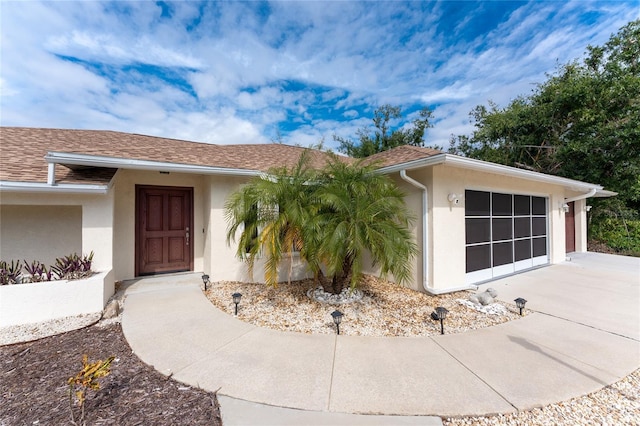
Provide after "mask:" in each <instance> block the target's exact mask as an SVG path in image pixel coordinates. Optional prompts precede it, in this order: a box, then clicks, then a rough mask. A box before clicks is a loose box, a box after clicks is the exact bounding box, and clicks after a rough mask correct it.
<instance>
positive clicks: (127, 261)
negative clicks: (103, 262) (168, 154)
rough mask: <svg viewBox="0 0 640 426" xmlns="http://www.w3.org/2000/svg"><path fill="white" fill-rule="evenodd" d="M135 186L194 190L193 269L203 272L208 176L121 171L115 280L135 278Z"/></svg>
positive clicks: (117, 187)
mask: <svg viewBox="0 0 640 426" xmlns="http://www.w3.org/2000/svg"><path fill="white" fill-rule="evenodd" d="M136 185H157V186H178V187H188V188H193V198H194V200H193V221H194V223H193V232H192V241H193V242H192V244H193V269H194V271H202V270H203V269H204V257H203V256H204V241H205V226H204V214H203V212H204V196H203V194H204V193H205V189H204V188H205V177H203V176H200V175H194V174H185V173H170V174H162V173H160V172H153V171H137V170H119V171H118V173H117V174H116V176H115V177H114V182H113V188H112V192H113V193H114V194H115V202H114V204H115V213H114V224H115V225H114V233H113V241H114V245H115V247H117V249H116V250H114V251H115V253H114V264H113V266H114V268H113V270H114V274H115V279H116V281H120V280H127V279H131V278H134V276H135V234H136V230H135V223H136Z"/></svg>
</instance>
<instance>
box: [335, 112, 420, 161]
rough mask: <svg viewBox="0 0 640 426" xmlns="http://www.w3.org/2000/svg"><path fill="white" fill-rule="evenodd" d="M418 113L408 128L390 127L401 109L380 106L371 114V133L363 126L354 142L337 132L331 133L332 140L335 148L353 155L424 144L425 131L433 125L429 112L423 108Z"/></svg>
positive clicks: (399, 115) (400, 114) (399, 116)
mask: <svg viewBox="0 0 640 426" xmlns="http://www.w3.org/2000/svg"><path fill="white" fill-rule="evenodd" d="M418 114H419V117H418V118H416V119H415V120H413V122H412V126H411V127H410V128H407V129H392V128H391V124H392V123H391V122H392V120H397V119H401V118H402V111H401V109H400V107H397V106H391V105H388V104H387V105H382V106H381V107H378V108H377V109H376V110H375V111H374V113H373V125H374V131H373V134H370V132H369V131H370V129H369V128H368V127H363V128H361V129H359V130H358V131H357V135H358V140H357V141H354V140H351V139H347V138H343V137H340V136H337V135H333V139H334V140H335V141H337V142H339V143H340V145H339V146H338V151H340V152H342V153H344V154H347V155H348V156H350V157H355V158H364V157H368V156H370V155H373V154H376V153H378V152H382V151H387V150H389V149H391V148H395V147H398V146H401V145H413V146H424V132H425V130H426V129H428V128H429V127H432V125H431V123H430V122H429V120H430V119H431V117H432V112H431V110H430V109H429V108H423V109H422V110H420V112H419V113H418Z"/></svg>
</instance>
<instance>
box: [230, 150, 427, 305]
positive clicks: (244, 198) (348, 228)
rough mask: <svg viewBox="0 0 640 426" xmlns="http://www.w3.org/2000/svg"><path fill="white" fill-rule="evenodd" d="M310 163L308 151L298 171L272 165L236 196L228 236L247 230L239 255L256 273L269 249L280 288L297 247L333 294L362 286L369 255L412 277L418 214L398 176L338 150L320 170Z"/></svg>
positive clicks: (268, 262)
mask: <svg viewBox="0 0 640 426" xmlns="http://www.w3.org/2000/svg"><path fill="white" fill-rule="evenodd" d="M308 163H309V162H308V158H307V156H306V155H303V156H302V157H301V159H300V161H299V163H298V165H297V166H296V167H294V168H293V169H291V170H288V169H286V168H279V169H274V170H271V171H270V173H269V174H268V175H266V176H260V177H257V178H254V179H253V180H251V181H250V182H249V184H247V185H245V186H244V187H242V188H241V189H239V190H238V191H236V192H235V193H233V194H232V195H231V196H230V197H229V199H228V200H227V203H226V204H225V212H226V218H227V221H228V223H229V228H228V232H227V242H228V243H229V244H230V243H231V241H235V238H236V235H237V232H238V231H239V230H241V233H240V236H239V241H238V243H239V244H238V250H237V252H236V255H237V256H238V257H239V258H240V259H242V260H245V261H247V262H248V264H249V270H250V271H253V266H254V262H255V259H256V257H257V256H258V255H261V254H263V255H264V257H265V281H266V282H267V284H270V285H274V286H275V285H277V281H278V269H279V266H280V265H281V262H282V260H283V258H284V256H285V255H286V253H292V251H293V250H292V248H293V249H295V250H297V251H299V252H300V257H301V258H302V259H303V260H305V261H306V262H307V264H308V266H309V268H310V270H311V271H312V272H313V273H314V275H315V276H316V278H317V279H318V280H319V281H320V282H321V283H322V284H323V286H324V288H325V290H326V291H329V292H332V293H336V294H337V293H340V292H341V291H342V289H343V288H344V287H346V286H350V287H351V288H355V287H356V286H357V284H358V281H359V280H360V278H361V276H362V270H363V266H364V265H363V261H364V256H365V254H366V253H369V254H370V255H371V258H372V260H373V263H374V266H375V265H379V266H380V270H381V272H382V274H383V275H385V274H388V273H392V274H393V276H394V278H395V279H396V280H397V281H398V282H400V283H402V282H404V281H407V280H409V278H410V276H411V268H410V265H411V263H410V262H411V259H412V258H413V257H414V256H415V254H416V252H417V248H416V244H415V242H414V241H413V238H412V235H411V233H410V232H409V230H408V226H409V223H410V222H411V221H412V217H411V215H410V213H409V211H408V209H407V208H406V205H405V204H404V194H403V193H402V192H401V191H400V190H399V189H398V188H397V186H396V185H395V184H394V183H393V181H392V180H391V179H389V178H388V177H387V176H383V175H380V174H377V173H375V172H374V167H373V166H371V165H368V166H365V165H363V162H362V161H360V162H358V163H355V164H353V165H350V164H347V163H346V162H344V161H342V160H341V159H340V158H339V157H337V156H334V157H332V159H331V160H330V161H329V162H328V164H327V166H326V167H325V169H323V170H322V171H320V172H315V171H313V170H311V169H310V168H309V166H308ZM291 263H292V262H290V265H291ZM323 270H324V271H325V273H323ZM325 274H326V277H325ZM289 278H291V271H290V274H289Z"/></svg>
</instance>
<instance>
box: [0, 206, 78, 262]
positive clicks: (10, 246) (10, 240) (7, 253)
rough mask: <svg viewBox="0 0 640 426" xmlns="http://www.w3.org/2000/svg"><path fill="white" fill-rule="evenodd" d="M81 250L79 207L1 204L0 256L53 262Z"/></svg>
mask: <svg viewBox="0 0 640 426" xmlns="http://www.w3.org/2000/svg"><path fill="white" fill-rule="evenodd" d="M71 253H82V206H43V205H0V259H2V260H5V261H10V260H23V261H24V260H26V261H27V262H31V261H33V260H37V261H40V262H42V263H44V264H45V265H47V266H49V265H53V264H55V260H56V258H57V257H62V256H66V255H68V254H71Z"/></svg>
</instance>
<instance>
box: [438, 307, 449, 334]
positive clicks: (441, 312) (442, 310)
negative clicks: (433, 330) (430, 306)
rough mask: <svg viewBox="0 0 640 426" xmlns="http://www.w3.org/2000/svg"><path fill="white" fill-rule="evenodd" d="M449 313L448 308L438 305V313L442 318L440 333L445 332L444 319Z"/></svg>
mask: <svg viewBox="0 0 640 426" xmlns="http://www.w3.org/2000/svg"><path fill="white" fill-rule="evenodd" d="M448 313H449V311H447V309H446V308H443V307H442V306H438V307H437V308H436V315H437V317H438V319H439V320H440V334H444V320H445V318H447V314H448Z"/></svg>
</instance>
